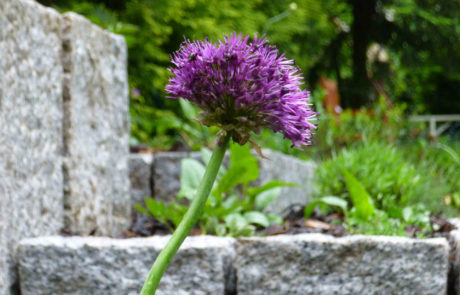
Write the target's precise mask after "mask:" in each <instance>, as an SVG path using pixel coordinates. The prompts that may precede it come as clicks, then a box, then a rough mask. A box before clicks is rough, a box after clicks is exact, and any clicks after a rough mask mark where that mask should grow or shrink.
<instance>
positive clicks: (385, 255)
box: [235, 234, 449, 295]
mask: <svg viewBox="0 0 460 295" xmlns="http://www.w3.org/2000/svg"><path fill="white" fill-rule="evenodd" d="M236 249H237V250H236V251H237V258H236V262H235V268H236V269H237V282H238V285H237V290H238V295H246V294H251V295H261V294H270V295H277V294H279V295H285V294H290V295H309V294H312V295H313V294H314V295H322V294H353V295H354V294H356V295H365V294H395V295H396V294H397V295H405V294H413V295H424V294H430V295H442V294H446V286H447V272H448V255H449V249H448V244H447V241H446V240H445V239H442V238H438V239H426V240H414V239H408V238H400V237H383V236H381V237H377V236H352V237H345V238H334V237H330V236H325V235H320V234H304V235H297V236H275V237H269V238H244V239H240V240H238V241H237V243H236Z"/></svg>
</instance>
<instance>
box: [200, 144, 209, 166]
mask: <svg viewBox="0 0 460 295" xmlns="http://www.w3.org/2000/svg"><path fill="white" fill-rule="evenodd" d="M200 151H201V159H202V160H203V163H204V164H205V165H206V166H207V165H208V163H209V160H211V157H212V151H211V150H210V149H208V148H207V147H202V148H201V150H200Z"/></svg>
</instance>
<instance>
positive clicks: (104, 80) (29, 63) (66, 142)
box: [0, 0, 130, 295]
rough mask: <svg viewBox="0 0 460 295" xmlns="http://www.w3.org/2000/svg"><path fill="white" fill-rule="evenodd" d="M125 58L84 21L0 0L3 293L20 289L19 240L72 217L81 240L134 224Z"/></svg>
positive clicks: (25, 0)
mask: <svg viewBox="0 0 460 295" xmlns="http://www.w3.org/2000/svg"><path fill="white" fill-rule="evenodd" d="M126 56H127V52H126V45H125V43H124V40H123V39H122V38H121V37H118V36H115V35H113V34H110V33H107V32H105V31H103V30H102V29H100V28H98V27H97V26H95V25H92V24H90V23H89V22H88V21H86V20H84V19H83V18H82V17H79V16H77V15H75V14H67V15H65V16H63V15H61V14H59V13H58V12H56V11H55V10H53V9H50V8H45V7H43V6H41V5H39V4H37V3H36V2H35V1H32V0H1V1H0V180H1V181H0V295H9V294H16V293H17V286H15V284H16V282H17V280H16V277H17V275H16V272H17V271H16V268H15V264H16V260H17V256H16V246H17V243H18V242H19V240H20V239H23V238H26V237H35V236H42V235H50V234H58V233H59V232H60V230H62V229H63V227H64V215H65V216H67V218H66V221H67V222H66V225H67V227H68V228H70V229H71V230H72V231H75V232H79V233H82V234H89V233H95V234H106V235H117V234H119V232H120V231H121V229H122V227H124V226H128V224H129V219H130V212H129V210H130V206H129V202H130V198H129V179H128V167H127V165H128V163H127V160H128V137H129V117H128V116H129V112H128V89H127V87H128V86H127V72H126ZM64 163H65V165H64ZM88 187H90V188H91V190H89V189H88ZM80 188H81V189H80ZM64 192H65V193H64ZM82 192H84V193H82ZM90 194H91V195H90ZM82 204H83V205H82ZM64 207H65V210H64ZM64 213H66V214H64Z"/></svg>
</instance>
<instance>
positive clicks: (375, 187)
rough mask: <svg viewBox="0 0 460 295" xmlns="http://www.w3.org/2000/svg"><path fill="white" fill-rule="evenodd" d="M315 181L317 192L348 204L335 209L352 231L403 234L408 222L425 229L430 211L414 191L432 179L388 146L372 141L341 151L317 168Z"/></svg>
mask: <svg viewBox="0 0 460 295" xmlns="http://www.w3.org/2000/svg"><path fill="white" fill-rule="evenodd" d="M358 177H359V178H358ZM317 180H318V181H319V182H318V185H319V190H320V192H322V194H328V195H335V197H334V198H340V199H341V200H343V201H346V202H348V203H349V206H350V208H351V209H350V210H348V211H347V210H346V208H347V207H343V206H341V207H340V208H341V210H342V211H343V212H344V213H345V216H346V223H347V227H348V228H349V230H350V231H352V232H354V233H365V234H391V235H405V234H406V232H405V229H406V227H407V226H409V225H411V226H417V227H418V228H420V229H421V230H422V231H426V230H430V229H431V224H430V214H432V212H435V211H434V210H433V207H428V206H427V204H425V203H424V202H422V201H421V200H423V196H422V198H421V197H420V194H421V192H422V191H423V190H425V189H426V185H427V183H428V185H430V184H432V183H433V182H432V179H431V178H430V177H427V176H426V175H422V174H419V173H417V169H416V166H415V165H413V164H411V163H408V162H407V161H405V160H404V159H403V154H402V153H401V152H400V151H397V150H396V149H395V148H394V147H391V146H386V145H380V144H372V145H370V146H364V147H361V148H355V149H351V150H343V151H342V153H340V154H339V155H338V156H336V157H334V158H333V159H331V160H329V161H326V162H325V163H323V165H321V166H320V167H319V168H318V170H317ZM431 192H432V191H431ZM431 192H428V193H431ZM430 197H431V198H433V196H432V195H431V196H430ZM327 198H330V197H327ZM322 199H324V198H321V199H319V200H322ZM319 200H318V201H319ZM332 200H333V202H335V203H337V201H336V200H335V199H332ZM439 200H441V198H438V201H439ZM310 206H312V205H310ZM329 207H330V206H329ZM307 208H308V207H307ZM307 208H306V210H305V212H306V213H309V212H310V211H311V209H310V208H308V210H307ZM343 208H345V209H343ZM326 209H327V208H326ZM371 218H372V222H369V221H370V219H371Z"/></svg>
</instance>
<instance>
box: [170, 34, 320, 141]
mask: <svg viewBox="0 0 460 295" xmlns="http://www.w3.org/2000/svg"><path fill="white" fill-rule="evenodd" d="M171 60H172V63H173V64H174V65H175V67H174V68H172V69H170V71H171V72H172V74H173V75H172V77H171V78H170V81H169V84H168V85H167V86H166V91H167V92H168V93H169V94H170V95H169V96H168V97H169V98H179V97H182V98H184V99H187V100H189V101H191V102H192V103H194V104H196V105H198V106H199V107H200V108H201V109H202V110H203V112H202V113H201V114H200V116H201V118H200V121H201V122H202V123H203V124H205V125H207V126H212V125H215V126H219V127H221V128H222V129H223V130H225V131H226V132H231V134H232V136H233V140H234V141H236V142H238V143H240V144H244V143H246V142H247V141H248V140H249V136H250V132H251V131H253V132H256V133H258V132H259V131H260V129H261V128H263V127H268V128H270V129H272V130H273V131H275V132H281V133H283V134H284V137H285V138H287V139H290V140H291V141H292V143H293V145H294V146H296V147H297V148H301V147H302V145H309V144H310V139H311V137H312V131H313V129H315V128H316V126H315V124H313V123H312V122H313V121H314V120H315V119H316V113H315V112H313V111H312V110H311V108H310V104H309V103H308V100H309V93H308V91H306V90H302V89H300V85H301V84H302V83H303V82H302V79H303V78H302V75H301V74H300V72H299V69H298V68H297V67H295V66H294V61H293V60H288V59H286V58H285V57H284V54H281V55H280V54H279V53H278V50H277V49H276V48H275V47H274V46H270V45H268V44H267V40H266V39H264V38H257V36H256V37H255V38H254V40H253V41H252V42H250V41H249V37H248V36H246V37H244V38H243V37H242V36H241V35H237V34H236V33H233V35H232V36H231V37H227V36H224V40H223V41H219V43H218V44H214V43H212V42H209V41H208V40H205V41H204V42H203V41H193V42H191V41H188V40H186V41H185V43H184V44H182V45H181V47H180V49H179V50H178V51H177V52H175V53H174V54H173V56H172V57H171Z"/></svg>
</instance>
